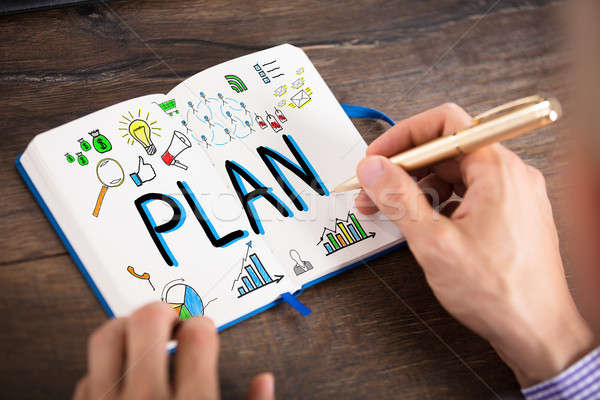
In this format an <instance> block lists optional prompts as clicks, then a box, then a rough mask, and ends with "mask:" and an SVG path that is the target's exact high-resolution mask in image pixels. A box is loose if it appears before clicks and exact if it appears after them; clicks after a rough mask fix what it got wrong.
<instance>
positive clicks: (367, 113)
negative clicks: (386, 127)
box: [341, 104, 396, 126]
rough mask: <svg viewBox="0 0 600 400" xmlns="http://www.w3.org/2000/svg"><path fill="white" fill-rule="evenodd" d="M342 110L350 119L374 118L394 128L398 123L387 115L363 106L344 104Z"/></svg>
mask: <svg viewBox="0 0 600 400" xmlns="http://www.w3.org/2000/svg"><path fill="white" fill-rule="evenodd" d="M341 106H342V109H343V110H344V112H345V113H346V115H347V116H348V117H350V118H372V119H380V120H382V121H385V122H387V123H388V124H390V125H392V126H394V125H396V123H395V122H394V120H393V119H391V118H390V117H388V116H387V115H385V114H384V113H382V112H381V111H379V110H376V109H374V108H369V107H363V106H355V105H353V104H342V105H341Z"/></svg>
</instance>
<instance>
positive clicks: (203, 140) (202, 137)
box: [200, 135, 212, 149]
mask: <svg viewBox="0 0 600 400" xmlns="http://www.w3.org/2000/svg"><path fill="white" fill-rule="evenodd" d="M200 139H201V140H202V142H203V143H204V144H205V145H206V148H207V149H208V148H209V147H210V146H212V144H210V143H208V139H207V138H206V136H205V135H202V136H200Z"/></svg>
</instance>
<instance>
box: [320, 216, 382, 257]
mask: <svg viewBox="0 0 600 400" xmlns="http://www.w3.org/2000/svg"><path fill="white" fill-rule="evenodd" d="M325 237H327V239H328V241H327V242H325V243H323V247H324V248H325V250H326V251H327V254H325V255H327V256H328V255H331V254H333V253H335V252H336V251H338V250H342V249H345V248H347V247H350V246H352V245H354V244H356V243H359V242H362V241H363V240H366V239H369V238H374V237H375V232H369V233H368V234H367V233H366V232H365V230H364V228H363V226H362V225H361V223H360V222H359V221H358V219H357V218H356V215H354V213H351V212H348V216H347V217H346V219H340V218H336V219H335V225H334V227H333V229H331V228H328V227H324V228H323V232H322V233H321V237H320V240H319V242H318V243H317V244H316V245H317V246H318V245H320V244H321V243H322V242H323V241H324V240H325Z"/></svg>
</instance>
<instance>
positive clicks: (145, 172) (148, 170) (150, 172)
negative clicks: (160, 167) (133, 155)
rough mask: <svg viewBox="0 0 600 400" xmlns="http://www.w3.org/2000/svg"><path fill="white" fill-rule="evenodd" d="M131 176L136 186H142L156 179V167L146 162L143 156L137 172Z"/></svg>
mask: <svg viewBox="0 0 600 400" xmlns="http://www.w3.org/2000/svg"><path fill="white" fill-rule="evenodd" d="M129 176H130V177H131V180H133V182H134V183H135V185H136V186H142V184H143V183H144V182H148V181H151V180H152V179H154V178H156V172H154V167H153V166H152V165H150V164H149V163H147V162H145V161H144V159H143V158H142V156H140V158H139V163H138V169H137V172H134V173H132V174H129Z"/></svg>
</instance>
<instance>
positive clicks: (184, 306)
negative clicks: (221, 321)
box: [165, 283, 216, 321]
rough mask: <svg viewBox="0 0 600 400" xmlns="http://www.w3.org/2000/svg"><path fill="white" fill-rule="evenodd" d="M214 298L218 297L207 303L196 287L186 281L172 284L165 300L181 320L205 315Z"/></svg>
mask: <svg viewBox="0 0 600 400" xmlns="http://www.w3.org/2000/svg"><path fill="white" fill-rule="evenodd" d="M214 300H216V299H213V300H211V301H209V302H208V303H206V305H205V304H204V303H203V301H202V298H201V297H200V295H199V294H198V293H197V292H196V291H195V290H194V288H192V287H191V286H188V285H186V284H185V283H176V284H174V285H172V286H170V287H169V288H168V289H167V292H166V293H165V301H166V302H167V303H168V304H169V306H170V307H171V308H172V309H173V310H174V311H175V312H177V315H178V317H179V319H180V320H181V321H185V320H186V319H189V318H191V317H195V316H198V315H204V309H205V308H206V306H208V304H209V303H211V302H213V301H214Z"/></svg>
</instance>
